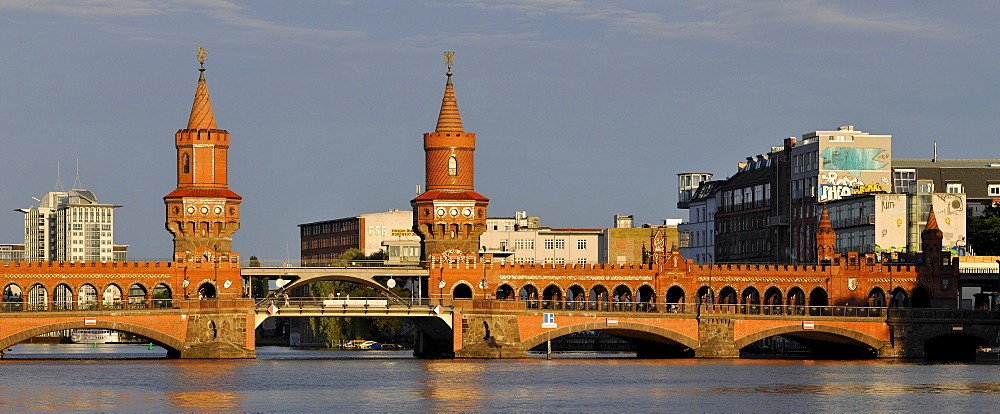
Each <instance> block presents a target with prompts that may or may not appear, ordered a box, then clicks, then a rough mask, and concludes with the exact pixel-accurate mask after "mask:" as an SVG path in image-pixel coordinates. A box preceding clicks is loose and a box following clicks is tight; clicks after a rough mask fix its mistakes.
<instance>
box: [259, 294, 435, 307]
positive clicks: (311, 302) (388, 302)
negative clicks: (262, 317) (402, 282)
mask: <svg viewBox="0 0 1000 414" xmlns="http://www.w3.org/2000/svg"><path fill="white" fill-rule="evenodd" d="M438 304H439V303H438V301H437V300H433V301H432V300H430V299H427V298H423V299H421V298H412V299H411V298H401V299H397V298H387V297H384V296H382V297H355V298H351V297H337V298H313V297H289V298H280V297H279V298H268V299H264V300H259V301H257V304H256V308H257V310H265V309H267V308H269V307H271V306H272V305H273V306H276V307H277V308H278V309H282V310H288V309H303V310H306V309H309V310H312V309H372V308H382V309H394V308H401V309H409V308H420V307H426V308H428V309H431V308H433V307H434V306H435V305H438ZM445 306H451V304H450V303H449V304H447V305H445Z"/></svg>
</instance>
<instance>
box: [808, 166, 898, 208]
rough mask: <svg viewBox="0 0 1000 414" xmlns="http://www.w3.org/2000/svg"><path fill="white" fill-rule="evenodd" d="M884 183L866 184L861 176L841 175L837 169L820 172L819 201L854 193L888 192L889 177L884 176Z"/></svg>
mask: <svg viewBox="0 0 1000 414" xmlns="http://www.w3.org/2000/svg"><path fill="white" fill-rule="evenodd" d="M882 181H883V183H872V184H865V182H864V181H862V180H861V178H858V177H857V176H855V175H851V174H850V172H848V174H847V175H840V174H838V173H837V171H826V172H823V173H820V174H819V194H818V195H817V201H819V202H821V203H823V202H827V201H834V200H840V199H842V198H844V197H847V196H850V195H854V194H870V193H884V192H887V191H886V188H889V186H888V184H889V183H888V179H886V178H884V177H883V178H882Z"/></svg>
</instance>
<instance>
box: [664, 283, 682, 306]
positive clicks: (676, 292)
mask: <svg viewBox="0 0 1000 414" xmlns="http://www.w3.org/2000/svg"><path fill="white" fill-rule="evenodd" d="M667 303H684V288H682V287H680V286H678V285H673V286H671V287H670V289H667Z"/></svg>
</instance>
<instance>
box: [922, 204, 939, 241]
mask: <svg viewBox="0 0 1000 414" xmlns="http://www.w3.org/2000/svg"><path fill="white" fill-rule="evenodd" d="M920 234H921V235H925V234H926V235H942V234H944V233H943V232H942V231H941V228H940V227H938V222H937V217H935V216H934V210H931V211H930V212H929V213H928V214H927V224H926V225H925V226H924V231H922V232H921V233H920Z"/></svg>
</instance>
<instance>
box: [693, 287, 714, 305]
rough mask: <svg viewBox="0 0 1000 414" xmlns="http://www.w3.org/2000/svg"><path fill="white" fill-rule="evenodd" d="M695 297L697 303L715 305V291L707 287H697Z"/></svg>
mask: <svg viewBox="0 0 1000 414" xmlns="http://www.w3.org/2000/svg"><path fill="white" fill-rule="evenodd" d="M696 297H697V298H698V303H715V291H714V290H712V288H711V287H709V286H708V285H701V286H700V287H698V293H697V294H696Z"/></svg>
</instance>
